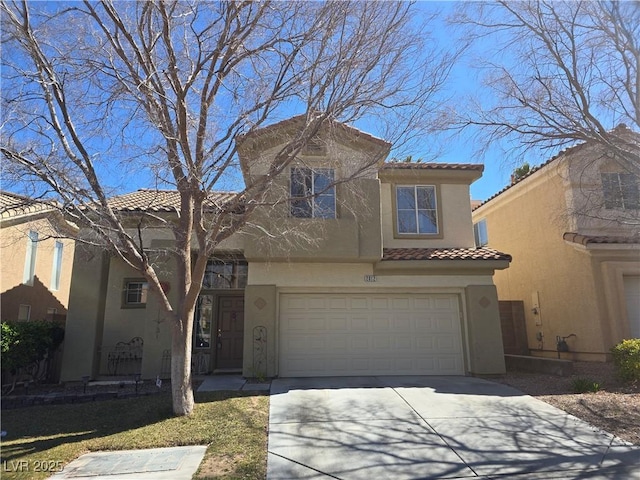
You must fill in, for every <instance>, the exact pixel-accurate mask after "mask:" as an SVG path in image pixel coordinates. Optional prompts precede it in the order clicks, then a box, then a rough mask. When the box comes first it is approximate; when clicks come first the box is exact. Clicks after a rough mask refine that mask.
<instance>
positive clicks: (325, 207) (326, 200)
mask: <svg viewBox="0 0 640 480" xmlns="http://www.w3.org/2000/svg"><path fill="white" fill-rule="evenodd" d="M291 216H292V217H296V218H336V186H335V183H334V171H333V170H332V169H329V168H320V169H316V170H311V169H310V168H292V169H291Z"/></svg>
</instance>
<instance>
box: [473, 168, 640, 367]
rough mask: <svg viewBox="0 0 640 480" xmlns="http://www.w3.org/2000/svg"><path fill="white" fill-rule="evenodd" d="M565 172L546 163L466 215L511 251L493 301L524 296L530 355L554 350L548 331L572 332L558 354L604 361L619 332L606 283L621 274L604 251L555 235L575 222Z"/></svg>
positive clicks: (491, 241) (492, 243) (494, 243)
mask: <svg viewBox="0 0 640 480" xmlns="http://www.w3.org/2000/svg"><path fill="white" fill-rule="evenodd" d="M574 173H575V172H574ZM572 174H573V173H572ZM570 178H572V177H571V175H570V173H569V171H568V169H567V166H566V164H565V163H563V162H558V163H557V164H551V165H548V166H546V167H545V168H544V169H542V170H540V171H538V172H536V173H535V174H534V175H532V176H531V177H528V178H526V179H525V180H523V181H522V182H520V183H519V184H518V185H516V186H514V187H512V188H511V189H509V190H507V191H505V192H504V193H502V194H501V195H499V196H498V197H497V198H495V199H493V200H491V201H489V202H488V203H486V204H485V205H482V206H480V207H479V208H477V209H476V210H474V212H473V221H474V222H478V221H480V220H485V222H486V226H487V233H488V245H487V246H488V247H490V248H494V249H497V250H500V251H505V252H509V253H510V254H511V255H512V257H513V260H512V262H511V265H510V267H509V268H508V269H506V270H500V271H496V272H495V274H494V282H495V285H496V287H497V290H498V297H499V298H500V300H522V301H523V302H524V306H525V321H526V329H527V337H528V343H529V348H530V349H531V353H532V354H534V355H544V356H556V355H557V343H556V337H567V336H569V335H571V334H575V337H571V338H568V339H567V344H568V346H569V349H570V353H566V354H565V353H563V354H562V356H563V358H571V359H575V360H605V359H606V358H607V355H608V351H609V348H610V347H611V346H612V345H613V344H614V343H616V342H617V341H619V340H620V335H621V334H622V332H623V331H624V326H622V325H621V321H623V320H621V315H620V313H621V312H620V308H619V307H618V306H616V305H617V304H618V303H619V302H618V300H614V299H613V297H617V296H619V293H617V292H616V288H617V287H613V286H612V284H613V283H615V282H621V281H622V274H621V273H619V272H618V273H616V274H612V273H611V272H609V267H607V258H606V257H605V256H603V255H600V254H599V255H598V256H594V254H593V252H590V251H588V249H586V248H585V247H582V246H579V245H576V244H573V243H570V242H568V241H564V240H563V234H564V233H565V232H568V231H576V230H575V229H576V228H578V227H579V226H580V224H579V222H577V221H576V217H575V216H574V215H573V213H574V207H575V205H574V203H573V202H575V198H574V196H573V195H570V194H567V189H568V188H570V187H571V185H573V184H574V183H575V182H573V181H570ZM600 233H602V232H600ZM610 253H611V255H614V257H615V258H617V259H618V260H623V258H624V260H625V261H624V262H623V263H624V264H625V265H626V270H625V271H629V268H632V267H630V265H631V264H632V263H633V261H632V260H633V255H634V254H633V253H632V252H631V251H628V252H627V253H624V252H622V253H621V252H618V253H614V252H613V251H611V252H610ZM620 255H622V257H621V256H620ZM636 259H638V257H637V253H636ZM608 260H609V261H611V260H612V259H611V258H609V259H608ZM629 261H631V264H630V263H627V262H629ZM636 265H637V262H636ZM534 310H535V312H534Z"/></svg>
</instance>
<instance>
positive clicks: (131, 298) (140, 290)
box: [124, 282, 147, 305]
mask: <svg viewBox="0 0 640 480" xmlns="http://www.w3.org/2000/svg"><path fill="white" fill-rule="evenodd" d="M124 298H125V300H124V301H125V304H127V305H144V304H146V303H147V283H146V282H127V284H126V286H125V297H124Z"/></svg>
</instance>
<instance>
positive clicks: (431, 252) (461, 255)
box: [382, 247, 511, 262]
mask: <svg viewBox="0 0 640 480" xmlns="http://www.w3.org/2000/svg"><path fill="white" fill-rule="evenodd" d="M389 260H401V261H402V260H506V261H507V262H510V261H511V255H508V254H506V253H502V252H498V251H497V250H493V249H491V248H485V247H479V248H475V247H474V248H384V249H383V251H382V261H383V262H384V261H389Z"/></svg>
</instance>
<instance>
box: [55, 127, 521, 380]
mask: <svg viewBox="0 0 640 480" xmlns="http://www.w3.org/2000/svg"><path fill="white" fill-rule="evenodd" d="M298 126H299V125H298V123H297V120H296V118H295V117H294V118H293V119H289V120H286V121H284V122H280V123H277V124H274V125H271V126H268V127H265V128H263V129H261V130H258V131H256V132H254V133H252V134H251V135H247V136H245V137H244V138H243V139H242V140H241V143H240V144H239V145H238V152H239V160H240V164H241V167H242V173H243V175H244V178H245V181H247V182H252V181H255V180H256V179H259V178H260V176H262V175H266V174H267V173H268V170H267V166H268V165H269V163H270V159H272V158H273V156H274V155H275V154H276V152H277V151H278V149H279V148H280V146H281V145H282V144H283V143H284V142H285V141H286V140H287V138H288V136H289V135H292V134H293V132H294V129H295V128H297V127H298ZM390 147H391V145H390V144H388V143H387V142H384V141H382V140H380V139H378V138H375V137H373V136H371V135H368V134H366V133H364V132H362V131H360V130H357V129H355V128H353V127H350V126H347V125H344V124H339V123H337V122H334V123H332V124H329V125H327V126H325V128H324V129H323V130H322V131H321V132H320V134H319V135H318V137H317V138H316V139H315V140H314V142H312V144H311V145H309V146H308V147H307V148H306V149H305V150H304V151H302V152H301V154H300V155H299V156H298V157H297V158H296V161H295V162H293V163H292V164H290V165H289V166H288V167H287V169H286V171H285V172H284V173H283V174H281V175H280V176H279V177H278V178H277V180H276V181H275V184H274V185H273V187H271V189H270V191H269V192H268V193H267V197H266V198H265V199H264V201H263V202H262V203H263V206H260V207H258V208H257V209H256V211H255V213H254V214H253V216H252V218H251V220H250V222H249V223H248V224H247V226H246V227H245V228H244V229H243V230H242V231H241V232H238V233H236V234H234V235H233V236H232V237H230V238H229V239H227V240H225V241H224V242H223V243H222V244H221V245H220V246H219V248H218V250H217V251H216V254H215V255H214V258H211V260H210V261H209V265H208V267H207V272H206V275H205V281H204V287H203V289H202V292H201V295H200V298H199V300H198V308H197V309H196V312H195V318H194V334H193V349H194V350H193V352H194V353H193V364H194V371H196V372H200V373H204V372H225V371H241V372H242V373H243V375H245V376H267V377H271V376H283V377H287V376H326V375H332V376H333V375H337V376H346V375H407V374H419V375H465V374H481V373H501V372H503V371H504V358H503V351H502V343H501V334H500V321H499V316H498V301H497V294H496V289H495V286H494V285H493V281H492V275H493V273H494V271H495V270H496V269H504V268H507V267H508V265H509V261H510V257H509V256H508V255H506V254H503V253H500V252H497V251H495V250H491V249H488V248H476V247H475V246H474V237H473V228H472V222H471V208H470V205H469V185H470V184H471V183H472V182H473V181H474V180H476V179H478V178H479V177H480V176H481V174H482V170H483V167H482V166H481V165H475V164H437V163H424V164H423V163H393V162H390V163H385V162H384V159H385V158H386V156H387V155H388V153H389V150H390ZM372 159H374V161H373V162H372ZM224 195H226V194H224V193H215V194H212V200H213V199H215V197H216V196H220V198H224V197H223V196H224ZM283 199H284V200H283ZM176 202H177V196H176V193H175V192H168V191H167V192H156V191H146V190H141V191H138V192H134V193H131V194H127V195H122V196H120V197H116V198H114V199H113V201H112V204H113V205H114V208H117V209H122V210H127V211H129V212H131V213H136V212H138V213H140V214H144V212H148V211H149V212H153V213H154V215H159V214H163V212H164V213H166V212H170V211H171V207H172V205H175V204H176ZM144 235H145V240H144V241H145V242H146V243H145V245H148V248H151V249H158V248H162V247H163V246H168V245H170V244H171V242H172V239H171V236H170V234H169V232H167V231H163V230H162V229H158V230H156V231H145V232H144ZM161 275H162V278H163V280H164V281H166V287H167V289H168V290H167V291H168V292H169V295H171V290H170V284H171V268H170V266H168V267H167V270H166V271H165V272H162V273H161ZM133 337H140V338H141V339H142V342H143V348H142V353H141V356H142V358H141V361H140V365H139V368H140V372H141V374H142V376H143V377H155V376H156V375H163V374H164V373H166V372H163V359H166V356H167V351H168V350H167V349H168V348H169V346H170V344H171V342H170V329H169V326H168V325H167V324H166V322H165V320H164V317H163V314H162V312H161V311H160V310H159V306H157V305H155V304H154V303H153V302H147V291H146V284H145V282H144V280H143V279H141V278H140V277H139V275H137V274H136V273H135V272H134V271H130V270H128V269H127V267H125V266H124V265H122V264H121V263H120V262H119V261H118V260H116V259H114V258H110V257H108V256H106V255H100V254H96V255H94V256H93V257H92V258H88V257H86V256H85V257H81V255H80V254H79V255H78V261H77V262H76V265H75V270H74V285H73V286H72V301H71V306H70V312H69V318H68V322H67V340H68V341H67V344H68V345H69V347H68V348H66V349H65V362H64V366H63V379H69V380H73V379H77V378H80V377H81V376H82V375H92V376H97V375H101V374H107V373H114V372H113V368H111V371H110V369H109V362H110V357H109V352H111V353H112V354H113V352H114V346H115V345H116V344H117V343H118V342H128V341H129V340H131V339H132V338H133ZM111 358H112V359H113V355H112V356H111Z"/></svg>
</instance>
